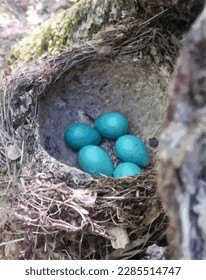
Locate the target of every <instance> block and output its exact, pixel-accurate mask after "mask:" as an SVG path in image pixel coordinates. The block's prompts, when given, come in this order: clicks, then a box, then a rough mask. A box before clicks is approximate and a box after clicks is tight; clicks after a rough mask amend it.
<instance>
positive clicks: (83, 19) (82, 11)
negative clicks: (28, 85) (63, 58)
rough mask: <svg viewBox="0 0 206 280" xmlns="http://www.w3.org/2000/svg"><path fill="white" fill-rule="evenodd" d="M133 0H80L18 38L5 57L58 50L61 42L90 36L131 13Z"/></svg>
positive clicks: (25, 57)
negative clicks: (23, 36)
mask: <svg viewBox="0 0 206 280" xmlns="http://www.w3.org/2000/svg"><path fill="white" fill-rule="evenodd" d="M135 2H136V1H135V0H131V1H123V0H122V1H120V0H114V1H113V0H107V1H105V0H104V1H102V0H89V1H88V0H80V1H78V2H77V3H76V4H75V5H74V6H73V7H72V8H70V9H69V10H63V11H61V12H59V13H58V14H57V15H56V16H55V17H54V18H51V19H49V20H47V21H46V22H44V23H43V24H41V25H40V28H39V31H38V32H35V33H33V34H32V35H30V36H27V37H26V38H24V39H23V40H21V41H20V42H19V43H18V44H17V45H15V47H14V48H13V49H12V51H11V53H10V54H9V57H10V58H12V59H14V60H18V61H19V62H20V61H29V60H34V59H37V58H38V57H40V56H42V55H44V54H58V53H60V52H61V51H62V50H63V48H64V47H65V46H69V45H71V44H74V43H78V42H80V41H84V40H85V39H88V38H90V39H91V38H92V36H93V35H94V34H96V33H98V32H99V31H100V30H102V29H103V28H105V27H106V26H108V25H109V24H113V23H116V22H118V21H119V20H122V19H124V18H125V17H130V16H133V15H134V14H135V13H136V12H135V9H134V8H135Z"/></svg>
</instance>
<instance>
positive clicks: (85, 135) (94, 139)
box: [64, 123, 101, 151]
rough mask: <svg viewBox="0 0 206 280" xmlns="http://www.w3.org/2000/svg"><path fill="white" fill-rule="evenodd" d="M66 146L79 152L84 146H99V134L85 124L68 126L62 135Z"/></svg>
mask: <svg viewBox="0 0 206 280" xmlns="http://www.w3.org/2000/svg"><path fill="white" fill-rule="evenodd" d="M64 139H65V142H66V144H67V145H68V146H69V147H70V148H72V149H73V150H77V151H78V150H79V149H81V148H82V147H84V146H86V145H90V144H91V145H100V144H101V135H100V134H99V132H98V131H97V130H96V129H94V128H93V127H91V126H90V125H88V124H85V123H75V124H72V125H70V126H69V127H68V128H67V130H66V131H65V134H64Z"/></svg>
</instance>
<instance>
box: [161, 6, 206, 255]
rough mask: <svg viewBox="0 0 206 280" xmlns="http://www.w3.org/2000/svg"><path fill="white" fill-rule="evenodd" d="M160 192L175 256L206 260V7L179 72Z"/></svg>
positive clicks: (169, 115) (167, 127)
mask: <svg viewBox="0 0 206 280" xmlns="http://www.w3.org/2000/svg"><path fill="white" fill-rule="evenodd" d="M158 191H159V195H160V196H161V198H162V201H163V204H164V208H165V211H166V212H167V214H168V216H169V219H170V224H169V229H168V239H169V243H170V247H171V257H172V258H173V259H206V7H204V10H203V11H202V13H201V15H200V16H199V17H198V19H197V20H196V22H195V24H194V25H193V26H192V28H191V31H190V32H189V34H188V36H187V38H186V39H185V41H184V47H183V49H182V51H181V54H180V57H179V59H178V62H177V66H176V71H175V74H174V78H173V82H172V88H171V97H170V105H169V108H168V113H167V119H166V124H165V130H164V133H163V135H162V147H161V162H160V170H159V187H158Z"/></svg>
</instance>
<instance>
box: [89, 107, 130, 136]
mask: <svg viewBox="0 0 206 280" xmlns="http://www.w3.org/2000/svg"><path fill="white" fill-rule="evenodd" d="M94 127H95V128H96V130H97V131H99V133H100V134H101V135H102V136H104V137H105V138H107V139H110V140H116V139H117V138H118V137H120V136H122V135H125V134H127V133H128V129H129V125H128V120H127V118H126V117H125V116H124V115H123V114H121V113H118V112H110V113H106V114H103V115H101V116H99V117H98V118H97V119H96V121H95V123H94Z"/></svg>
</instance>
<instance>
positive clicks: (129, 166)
mask: <svg viewBox="0 0 206 280" xmlns="http://www.w3.org/2000/svg"><path fill="white" fill-rule="evenodd" d="M136 174H142V169H141V168H140V167H139V166H137V165H136V164H134V163H131V162H122V163H120V164H119V165H118V166H117V167H116V168H115V170H114V177H115V178H122V177H127V176H133V175H136Z"/></svg>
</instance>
